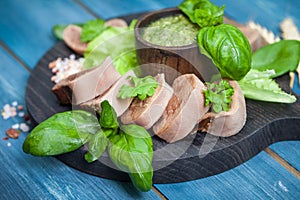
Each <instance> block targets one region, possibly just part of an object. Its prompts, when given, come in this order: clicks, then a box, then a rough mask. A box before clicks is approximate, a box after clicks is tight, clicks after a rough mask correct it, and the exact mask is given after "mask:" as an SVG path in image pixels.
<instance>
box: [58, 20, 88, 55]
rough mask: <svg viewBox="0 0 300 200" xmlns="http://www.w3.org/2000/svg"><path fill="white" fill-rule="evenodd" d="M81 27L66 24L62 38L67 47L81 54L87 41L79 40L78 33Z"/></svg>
mask: <svg viewBox="0 0 300 200" xmlns="http://www.w3.org/2000/svg"><path fill="white" fill-rule="evenodd" d="M81 31H82V28H81V27H79V26H76V25H73V24H70V25H68V26H67V27H66V28H65V30H64V32H63V40H64V42H65V43H66V45H67V46H68V47H70V48H71V49H72V50H73V51H75V52H76V53H78V54H80V55H83V53H84V52H85V50H86V48H87V45H88V43H86V42H81V40H80V34H81Z"/></svg>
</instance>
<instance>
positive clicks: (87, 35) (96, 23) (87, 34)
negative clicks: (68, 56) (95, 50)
mask: <svg viewBox="0 0 300 200" xmlns="http://www.w3.org/2000/svg"><path fill="white" fill-rule="evenodd" d="M104 23H105V21H104V20H102V19H94V20H89V21H87V22H86V23H85V24H84V25H83V27H82V31H81V34H80V40H81V41H82V42H90V41H92V40H93V39H94V38H96V37H97V36H98V35H99V34H100V33H101V32H102V31H103V30H104V29H105V28H106V27H105V26H104Z"/></svg>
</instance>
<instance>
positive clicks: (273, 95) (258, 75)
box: [238, 69, 297, 103]
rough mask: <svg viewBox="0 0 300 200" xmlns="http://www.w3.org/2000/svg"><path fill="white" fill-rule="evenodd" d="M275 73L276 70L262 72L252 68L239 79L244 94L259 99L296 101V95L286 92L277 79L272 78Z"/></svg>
mask: <svg viewBox="0 0 300 200" xmlns="http://www.w3.org/2000/svg"><path fill="white" fill-rule="evenodd" d="M274 74H275V71H274V70H266V71H263V72H261V71H258V70H255V69H251V70H250V71H249V73H248V74H247V75H246V76H245V77H244V78H243V79H242V80H240V81H238V83H239V85H240V87H241V89H242V91H243V94H244V96H245V97H246V98H248V99H254V100H259V101H268V102H277V103H294V102H295V101H296V100H297V99H296V97H295V96H294V95H291V94H288V93H286V92H284V91H283V90H282V89H281V88H280V87H279V85H278V84H277V83H276V82H275V80H273V79H271V77H273V76H274Z"/></svg>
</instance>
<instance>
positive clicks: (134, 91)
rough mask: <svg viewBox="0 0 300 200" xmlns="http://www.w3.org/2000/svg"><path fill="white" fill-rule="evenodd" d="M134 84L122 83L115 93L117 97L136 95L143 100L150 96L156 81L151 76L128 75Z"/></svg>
mask: <svg viewBox="0 0 300 200" xmlns="http://www.w3.org/2000/svg"><path fill="white" fill-rule="evenodd" d="M128 78H129V79H131V81H132V82H133V84H134V86H129V85H123V86H122V87H121V89H120V91H119V93H118V95H117V97H118V98H121V99H126V98H130V97H138V98H139V99H140V100H145V99H146V98H147V97H148V96H152V95H153V94H154V92H155V89H156V88H157V87H158V83H157V82H156V81H155V79H154V78H153V77H152V76H145V77H144V78H138V77H134V76H129V77H128Z"/></svg>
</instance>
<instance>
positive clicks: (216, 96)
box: [204, 80, 234, 113]
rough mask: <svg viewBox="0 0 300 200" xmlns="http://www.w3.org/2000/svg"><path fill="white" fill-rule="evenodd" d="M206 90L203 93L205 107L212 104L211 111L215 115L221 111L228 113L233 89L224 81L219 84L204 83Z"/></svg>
mask: <svg viewBox="0 0 300 200" xmlns="http://www.w3.org/2000/svg"><path fill="white" fill-rule="evenodd" d="M206 85H207V90H205V91H204V95H205V105H206V106H208V105H210V104H212V110H213V111H214V112H216V113H219V112H221V111H226V112H227V111H229V110H230V104H231V101H232V99H231V96H232V95H233V93H234V89H233V87H232V86H231V85H230V84H229V82H228V81H226V80H221V81H220V82H219V83H206Z"/></svg>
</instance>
